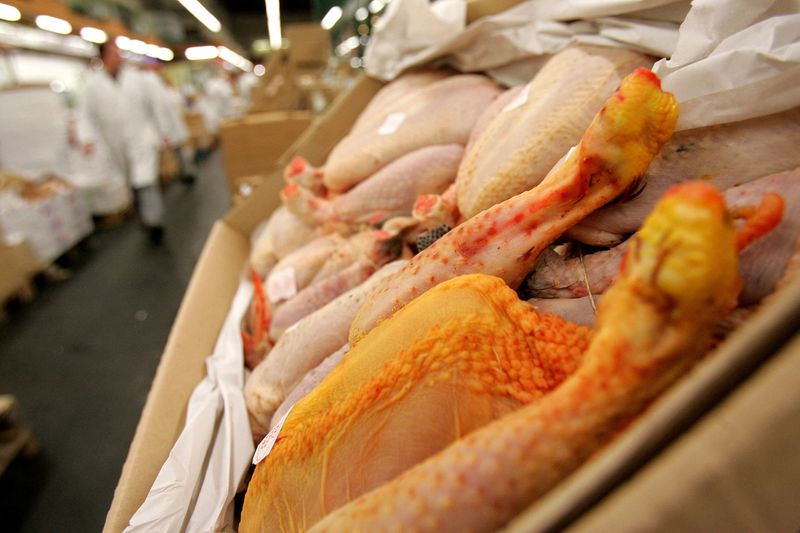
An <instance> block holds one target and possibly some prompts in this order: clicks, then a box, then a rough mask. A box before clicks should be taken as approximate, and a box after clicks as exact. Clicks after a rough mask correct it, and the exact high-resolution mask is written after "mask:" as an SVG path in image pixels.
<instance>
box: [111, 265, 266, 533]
mask: <svg viewBox="0 0 800 533" xmlns="http://www.w3.org/2000/svg"><path fill="white" fill-rule="evenodd" d="M252 294H253V286H252V283H251V282H250V280H249V279H243V280H242V281H241V282H240V284H239V288H238V290H237V291H236V295H235V296H234V298H233V302H232V304H231V309H230V312H229V313H228V316H227V318H226V319H225V322H224V324H223V326H222V330H221V331H220V334H219V337H218V339H217V344H216V346H215V347H214V353H213V354H212V355H211V357H209V358H208V359H207V360H206V367H207V369H208V376H207V377H206V378H205V379H203V381H201V382H200V384H198V385H197V387H196V388H195V390H194V392H193V393H192V396H191V398H190V399H189V406H188V408H187V414H186V425H185V426H184V428H183V431H182V432H181V434H180V436H179V437H178V440H177V441H176V442H175V445H174V446H173V448H172V451H170V454H169V457H168V458H167V460H166V462H165V463H164V465H163V466H162V468H161V471H160V472H159V473H158V477H156V480H155V482H154V483H153V487H152V488H151V489H150V492H149V493H148V495H147V498H146V499H145V501H144V503H143V504H142V506H141V507H140V508H139V510H138V511H136V513H135V514H134V515H133V517H132V518H131V521H130V524H129V525H128V527H127V528H126V529H125V531H126V532H131V533H133V532H136V533H143V532H153V533H156V532H159V533H161V532H164V531H188V532H194V531H197V532H201V531H202V532H208V531H233V507H232V505H231V504H232V502H233V497H234V495H235V494H236V492H237V490H238V489H239V485H240V484H241V482H242V478H243V476H244V475H245V473H246V472H247V469H248V467H249V465H250V460H251V458H252V457H253V448H254V447H253V441H252V437H251V435H250V424H249V422H248V418H247V408H246V406H245V401H244V394H243V388H244V381H245V369H244V360H243V356H242V341H241V336H240V331H239V328H240V323H241V318H242V316H243V315H244V313H245V311H246V309H247V306H248V304H249V302H250V298H251V297H252Z"/></svg>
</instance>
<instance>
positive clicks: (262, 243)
mask: <svg viewBox="0 0 800 533" xmlns="http://www.w3.org/2000/svg"><path fill="white" fill-rule="evenodd" d="M318 233H319V230H317V229H315V228H312V227H310V226H308V225H306V224H305V223H303V222H302V221H301V220H300V219H299V218H297V217H296V216H295V215H294V214H292V213H291V212H290V211H289V210H288V209H286V208H285V207H283V206H281V207H279V208H278V209H276V210H275V212H274V213H272V216H270V218H269V220H268V221H267V223H266V225H265V226H264V228H263V230H261V232H260V233H259V234H258V235H257V236H256V238H255V239H254V242H253V249H252V251H251V252H250V266H251V268H253V270H255V271H256V272H258V273H259V274H260V275H261V276H262V277H263V276H264V275H266V273H267V272H268V271H269V270H270V269H271V268H272V267H273V266H275V263H277V262H278V261H279V260H280V259H282V258H284V257H286V255H288V254H289V253H290V252H292V251H294V250H296V249H297V248H300V247H301V246H303V245H304V244H306V243H308V242H309V241H311V240H312V239H313V238H314V237H316V236H317V234H318Z"/></svg>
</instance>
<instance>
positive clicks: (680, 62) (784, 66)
mask: <svg viewBox="0 0 800 533" xmlns="http://www.w3.org/2000/svg"><path fill="white" fill-rule="evenodd" d="M653 71H654V72H655V73H656V74H658V75H659V77H660V78H661V80H662V86H663V87H664V89H665V90H667V91H670V92H671V93H673V94H674V95H675V97H676V99H677V100H678V103H679V104H680V118H679V119H678V126H677V129H678V130H686V129H692V128H698V127H701V126H710V125H712V124H725V123H728V122H736V121H739V120H745V119H748V118H753V117H759V116H764V115H769V114H772V113H777V112H779V111H785V110H787V109H791V108H793V107H796V106H798V105H800V0H749V1H748V2H740V1H738V0H695V2H694V3H693V4H692V9H691V11H689V14H688V15H687V16H686V21H685V22H684V23H683V24H682V25H681V28H680V31H679V37H678V43H677V46H676V47H675V52H674V53H673V54H672V57H671V58H670V59H669V60H666V59H662V60H661V61H659V62H658V63H656V64H655V65H654V66H653Z"/></svg>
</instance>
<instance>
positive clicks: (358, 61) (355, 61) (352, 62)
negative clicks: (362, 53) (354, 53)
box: [350, 57, 361, 68]
mask: <svg viewBox="0 0 800 533" xmlns="http://www.w3.org/2000/svg"><path fill="white" fill-rule="evenodd" d="M350 66H351V67H353V68H361V58H360V57H354V58H351V59H350Z"/></svg>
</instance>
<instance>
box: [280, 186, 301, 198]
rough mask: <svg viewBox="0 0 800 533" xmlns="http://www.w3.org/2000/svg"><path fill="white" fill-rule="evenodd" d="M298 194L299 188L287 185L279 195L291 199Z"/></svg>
mask: <svg viewBox="0 0 800 533" xmlns="http://www.w3.org/2000/svg"><path fill="white" fill-rule="evenodd" d="M299 193H300V188H299V187H298V186H297V185H295V184H294V183H289V184H288V185H286V187H284V188H283V190H282V191H281V194H283V195H284V196H285V197H287V198H291V197H293V196H297V194H299Z"/></svg>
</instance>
